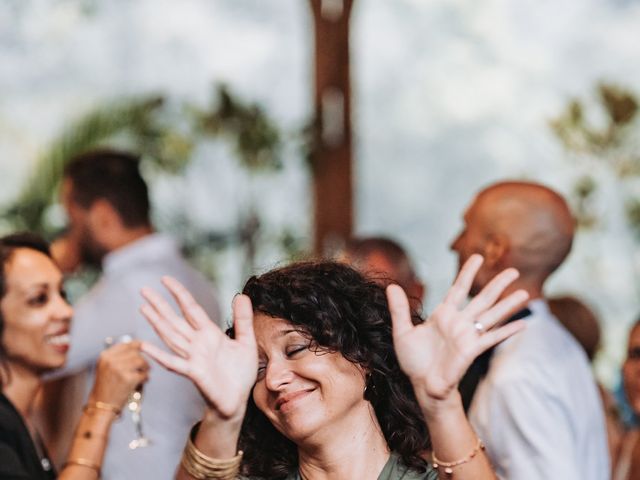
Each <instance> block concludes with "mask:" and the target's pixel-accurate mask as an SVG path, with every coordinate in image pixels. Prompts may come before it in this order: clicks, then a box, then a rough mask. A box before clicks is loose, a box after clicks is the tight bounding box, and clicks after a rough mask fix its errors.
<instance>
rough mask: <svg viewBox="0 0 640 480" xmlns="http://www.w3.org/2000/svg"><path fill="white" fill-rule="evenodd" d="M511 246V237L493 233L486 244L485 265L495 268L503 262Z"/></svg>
mask: <svg viewBox="0 0 640 480" xmlns="http://www.w3.org/2000/svg"><path fill="white" fill-rule="evenodd" d="M509 247H510V243H509V238H508V237H507V236H506V235H501V234H495V235H491V236H490V237H489V239H488V240H487V242H486V243H485V246H484V252H483V256H484V265H485V266H486V267H489V268H493V267H496V266H497V265H501V264H503V263H504V259H505V258H506V256H507V254H508V253H509Z"/></svg>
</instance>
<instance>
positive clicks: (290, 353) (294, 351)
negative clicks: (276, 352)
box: [286, 345, 309, 358]
mask: <svg viewBox="0 0 640 480" xmlns="http://www.w3.org/2000/svg"><path fill="white" fill-rule="evenodd" d="M308 348H309V345H302V346H299V347H293V349H292V350H289V351H287V352H286V355H287V357H289V358H291V357H293V356H294V355H296V354H297V353H300V352H302V351H304V350H306V349H308Z"/></svg>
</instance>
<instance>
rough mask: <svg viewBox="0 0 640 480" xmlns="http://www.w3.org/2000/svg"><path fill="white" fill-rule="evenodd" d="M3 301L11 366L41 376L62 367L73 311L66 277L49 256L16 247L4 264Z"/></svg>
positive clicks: (4, 340)
mask: <svg viewBox="0 0 640 480" xmlns="http://www.w3.org/2000/svg"><path fill="white" fill-rule="evenodd" d="M4 280H5V295H4V296H3V297H2V300H1V301H0V311H1V313H2V318H3V323H4V331H3V333H2V339H0V340H1V341H2V344H3V346H4V349H5V352H6V356H7V361H8V364H9V366H10V367H14V368H20V369H26V370H28V371H31V372H34V373H36V374H40V373H43V372H45V371H47V370H51V369H54V368H58V367H61V366H62V365H63V364H64V362H65V360H66V354H67V351H68V350H69V335H68V332H69V323H70V321H71V316H72V314H73V310H72V308H71V306H70V305H69V304H68V303H67V301H66V299H65V296H64V291H63V289H62V274H61V273H60V270H59V269H58V267H57V266H56V265H55V264H54V263H53V261H52V260H51V259H50V258H49V257H48V256H46V255H45V254H43V253H41V252H39V251H36V250H33V249H30V248H17V249H16V250H15V251H14V252H13V253H12V255H11V256H10V257H9V259H8V260H7V262H6V263H5V265H4Z"/></svg>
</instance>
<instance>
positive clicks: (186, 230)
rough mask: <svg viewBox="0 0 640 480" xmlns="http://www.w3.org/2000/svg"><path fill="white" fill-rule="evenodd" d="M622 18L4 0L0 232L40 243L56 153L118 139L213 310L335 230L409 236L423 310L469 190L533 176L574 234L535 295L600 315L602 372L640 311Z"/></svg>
mask: <svg viewBox="0 0 640 480" xmlns="http://www.w3.org/2000/svg"><path fill="white" fill-rule="evenodd" d="M638 25H640V2H638V1H636V0H565V1H563V2H561V3H558V2H552V1H547V0H536V1H531V0H485V1H484V2H472V1H468V0H467V1H463V0H428V1H424V0H395V1H393V2H389V1H385V0H183V1H181V2H175V1H171V0H133V1H132V0H109V1H99V0H3V1H2V2H0V92H1V94H0V178H1V179H2V186H3V188H2V189H1V190H0V207H1V208H2V212H3V214H2V218H1V220H0V233H7V232H10V231H13V230H15V229H18V228H29V229H35V230H38V231H40V232H42V233H45V234H46V235H47V236H48V237H49V238H54V237H55V236H56V235H58V234H59V233H60V232H61V231H62V230H63V228H64V225H65V218H64V214H63V212H62V208H61V207H60V205H59V204H58V198H57V193H58V181H59V178H60V173H61V170H62V168H63V166H64V162H65V161H66V159H68V158H69V157H70V156H71V155H73V154H75V153H77V152H80V151H83V150H85V149H87V148H90V147H92V146H96V145H107V144H108V145H112V146H119V147H122V148H131V149H134V150H136V151H139V152H142V153H143V154H144V158H143V168H144V173H145V177H146V179H147V180H148V182H149V183H150V186H151V189H152V198H153V206H154V220H155V223H156V226H157V227H158V229H159V230H162V231H168V232H172V233H173V234H175V235H176V236H177V237H178V238H179V239H180V240H181V241H182V243H183V244H184V246H185V249H186V251H187V253H188V255H189V257H190V258H191V260H192V261H193V263H194V265H196V267H197V268H198V269H200V270H201V271H203V272H204V273H205V274H206V275H207V276H209V277H210V278H211V279H213V280H214V281H215V283H216V285H217V286H218V290H219V292H220V294H221V299H222V302H223V304H224V305H229V302H230V300H231V297H232V295H233V293H234V292H236V291H237V290H238V289H239V288H240V287H241V286H242V284H243V281H244V279H245V278H246V276H247V275H249V274H251V273H252V272H259V271H263V270H265V269H267V268H271V267H273V266H275V265H278V264H281V263H283V262H286V261H288V260H290V259H292V258H299V257H301V256H304V255H305V254H307V253H309V252H313V251H316V252H322V251H324V252H326V251H330V250H332V249H335V248H337V247H339V246H340V244H341V242H342V241H343V240H344V238H345V236H347V235H349V234H352V233H354V234H384V235H388V236H391V237H393V238H395V239H397V240H399V241H400V242H401V243H403V244H404V245H406V246H407V247H408V249H409V251H410V253H411V255H412V257H413V259H414V260H415V262H416V263H417V266H418V269H419V273H420V275H421V276H422V277H423V278H424V279H425V281H426V282H427V283H428V285H429V294H428V298H427V299H426V310H427V311H428V310H429V309H430V308H433V307H434V306H435V303H436V302H437V301H438V300H439V299H440V298H441V297H442V295H443V294H444V292H445V290H446V288H447V286H448V285H449V284H450V282H451V281H452V279H453V277H454V275H455V271H456V258H455V256H454V255H453V254H452V253H451V252H450V251H449V244H450V242H451V240H452V239H453V238H454V237H455V236H456V234H457V233H458V231H459V229H460V228H461V226H462V221H461V220H462V213H463V211H464V208H465V207H466V206H467V205H468V203H469V202H470V201H471V199H472V198H473V195H474V193H475V192H476V191H477V190H479V189H480V188H482V187H483V186H485V185H486V184H488V183H490V182H492V181H496V180H499V179H505V178H524V179H531V180H537V181H541V182H544V183H546V184H548V185H550V186H552V187H553V188H556V189H557V190H558V191H560V192H561V193H563V194H564V195H565V196H566V197H567V198H568V199H569V200H570V202H571V204H572V206H573V208H574V211H575V213H576V216H577V218H578V221H579V225H580V230H579V233H578V236H577V238H576V242H575V247H574V250H573V252H572V254H571V256H570V258H569V260H568V261H567V262H566V263H565V265H564V266H563V267H562V269H561V270H560V271H559V272H558V273H557V274H556V275H555V276H554V278H553V280H552V282H551V284H550V288H549V292H548V293H550V294H561V293H571V294H576V295H578V296H580V297H582V298H585V299H586V300H588V301H589V302H590V303H591V304H592V306H594V307H596V310H597V312H598V314H599V317H600V319H601V321H602V323H603V325H604V339H603V348H602V350H601V352H600V355H599V357H598V359H597V363H596V368H597V374H598V376H599V377H600V378H601V379H602V380H603V381H604V382H605V383H606V384H607V385H609V386H614V385H615V383H616V381H617V378H618V377H617V371H618V367H619V363H620V360H621V358H622V357H623V355H624V342H625V339H626V332H627V329H628V326H629V325H630V323H632V322H633V321H634V320H635V319H636V318H637V316H638V314H639V311H640V309H638V300H639V298H640V282H638V277H639V274H640V254H639V253H638V245H639V242H640V153H639V152H640V149H639V147H640V145H639V143H640V141H639V140H640V137H639V136H640V124H639V122H640V120H639V118H640V115H639V114H638V112H637V110H638V99H639V98H640V96H639V95H640V62H638V58H640V42H638V34H637V30H638ZM83 285H84V283H83V282H82V281H79V280H78V281H77V282H76V286H75V289H74V292H76V294H78V293H79V292H81V291H82V289H83Z"/></svg>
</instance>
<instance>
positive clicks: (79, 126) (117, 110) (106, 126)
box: [3, 85, 298, 268]
mask: <svg viewBox="0 0 640 480" xmlns="http://www.w3.org/2000/svg"><path fill="white" fill-rule="evenodd" d="M212 139H216V140H223V141H227V142H231V144H232V145H233V147H234V152H235V153H236V159H237V161H238V164H239V166H240V167H241V168H243V169H245V170H246V171H249V172H263V173H274V172H277V171H279V170H281V169H282V168H283V164H282V160H281V154H282V135H281V133H280V130H279V128H278V126H277V125H276V123H275V122H274V121H273V120H272V119H271V118H269V116H268V115H267V114H266V113H265V111H264V109H263V108H262V107H260V106H259V105H257V104H254V103H248V102H245V101H243V100H241V99H239V98H237V97H236V96H234V95H233V94H232V93H231V91H230V90H229V88H228V87H226V86H225V85H219V86H217V87H216V88H215V90H214V95H213V99H212V102H211V104H210V105H209V107H208V108H207V109H199V108H197V107H194V106H192V105H178V106H176V105H175V104H171V103H170V102H168V101H166V99H165V98H163V97H160V96H153V97H148V96H144V97H139V98H127V99H120V100H117V101H108V102H105V103H104V104H102V105H99V106H98V107H96V108H95V109H93V110H92V111H90V112H88V113H87V114H85V115H83V116H81V117H80V118H79V119H77V120H76V121H73V122H71V123H70V124H69V125H67V126H66V127H65V128H64V129H63V131H62V132H61V134H60V135H59V136H58V137H57V138H56V139H55V140H54V141H53V142H52V144H51V145H50V147H48V148H47V149H46V151H45V152H44V153H43V154H42V155H41V156H40V157H39V158H38V159H37V161H36V162H35V165H34V168H33V173H32V174H31V176H30V177H29V178H28V180H27V182H26V183H25V185H24V187H23V188H22V191H21V193H20V195H19V196H18V198H17V199H16V200H15V202H13V204H11V205H9V206H8V207H7V208H6V209H5V211H4V212H3V217H4V224H5V226H6V227H7V228H11V229H12V230H18V229H26V230H33V231H38V232H41V233H43V234H45V235H46V236H48V237H53V236H55V235H56V234H57V233H59V232H58V230H59V229H60V227H61V225H55V224H52V222H50V221H48V218H49V217H50V216H51V215H48V213H49V212H51V210H50V208H51V207H52V206H53V205H55V204H56V203H57V192H58V190H59V185H60V182H61V179H62V175H63V171H64V168H65V166H66V164H67V162H68V161H69V160H70V159H72V158H73V157H74V156H76V155H78V154H80V153H82V152H85V151H87V150H89V149H92V148H95V147H99V146H107V145H108V146H110V147H114V148H124V149H127V150H130V151H133V152H137V153H139V154H140V155H141V156H142V162H143V163H144V171H145V173H147V174H151V178H148V180H153V177H154V176H157V175H178V174H180V173H182V172H183V171H184V169H185V168H186V166H187V165H188V164H189V161H190V159H191V156H192V152H193V149H194V147H195V146H196V145H197V144H198V143H199V142H203V141H209V140H212ZM248 208H249V210H251V213H252V214H251V215H246V214H242V215H241V217H242V218H240V219H239V221H238V227H237V229H235V230H234V231H230V232H211V231H196V230H195V229H194V228H193V227H192V226H190V225H189V222H188V221H187V220H186V218H183V219H181V218H173V219H172V224H173V225H174V226H175V227H176V228H177V231H179V232H180V235H181V236H182V237H183V238H182V239H183V240H184V241H185V245H186V247H187V252H188V253H189V254H190V256H192V257H193V258H198V259H201V258H205V257H210V253H211V251H213V250H219V249H224V248H230V247H233V246H235V245H240V246H242V247H243V248H244V250H245V251H246V258H247V262H248V263H253V260H254V256H255V250H256V244H257V239H258V238H259V237H260V236H261V235H264V232H262V228H263V227H262V225H261V223H260V222H259V219H258V217H257V214H256V212H255V211H253V210H252V209H253V208H254V205H249V206H248ZM245 213H246V212H245ZM284 228H285V232H286V233H282V234H277V235H276V237H273V236H271V238H277V240H274V241H276V242H277V243H278V244H279V245H280V247H281V249H282V250H283V251H284V252H286V253H287V254H290V253H291V251H293V250H296V248H298V247H296V246H294V239H295V235H293V234H292V233H291V232H289V231H288V230H286V228H287V227H284ZM247 268H250V265H249V266H248V267H247Z"/></svg>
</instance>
